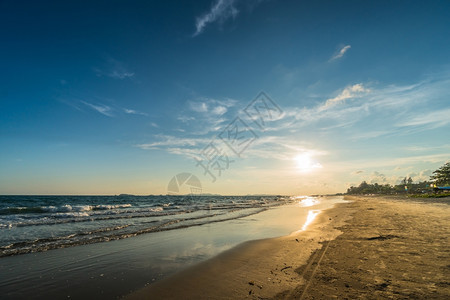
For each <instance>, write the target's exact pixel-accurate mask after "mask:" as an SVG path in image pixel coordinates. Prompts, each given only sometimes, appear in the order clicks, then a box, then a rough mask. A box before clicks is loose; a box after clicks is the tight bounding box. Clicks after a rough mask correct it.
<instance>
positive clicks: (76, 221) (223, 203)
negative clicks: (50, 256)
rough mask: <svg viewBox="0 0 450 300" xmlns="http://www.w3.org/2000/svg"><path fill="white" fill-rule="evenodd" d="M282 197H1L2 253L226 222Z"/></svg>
mask: <svg viewBox="0 0 450 300" xmlns="http://www.w3.org/2000/svg"><path fill="white" fill-rule="evenodd" d="M292 201H293V200H292V199H291V198H290V197H282V196H264V197H263V196H246V197H242V196H234V197H233V196H199V195H196V196H172V195H169V196H162V195H161V196H132V195H120V196H0V257H1V256H9V255H16V254H22V253H30V252H38V251H45V250H49V249H55V248H64V247H69V246H75V245H82V244H90V243H97V242H107V241H111V240H117V239H123V238H127V237H131V236H136V235H138V234H142V233H148V232H157V231H164V230H174V229H179V228H186V227H190V226H198V225H203V224H207V223H211V222H222V221H226V220H230V219H236V218H242V217H245V216H249V215H252V214H256V213H259V212H262V211H264V210H266V209H268V208H270V207H273V206H278V205H281V204H286V203H290V202H292Z"/></svg>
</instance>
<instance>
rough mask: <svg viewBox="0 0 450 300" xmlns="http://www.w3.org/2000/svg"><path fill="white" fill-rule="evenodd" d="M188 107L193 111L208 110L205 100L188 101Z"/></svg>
mask: <svg viewBox="0 0 450 300" xmlns="http://www.w3.org/2000/svg"><path fill="white" fill-rule="evenodd" d="M189 107H190V108H191V109H192V110H193V111H195V112H207V111H208V104H206V102H192V101H189Z"/></svg>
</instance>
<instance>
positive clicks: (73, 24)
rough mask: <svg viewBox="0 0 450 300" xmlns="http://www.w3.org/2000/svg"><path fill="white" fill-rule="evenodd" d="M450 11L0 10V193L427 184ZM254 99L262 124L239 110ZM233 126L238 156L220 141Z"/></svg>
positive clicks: (446, 66)
mask: <svg viewBox="0 0 450 300" xmlns="http://www.w3.org/2000/svg"><path fill="white" fill-rule="evenodd" d="M449 12H450V3H449V2H448V1H429V2H424V1H395V2H392V1H372V2H369V1H288V0H286V1H280V0H278V1H276V0H267V1H258V0H248V1H244V0H207V1H62V2H61V1H39V2H37V1H8V0H6V1H2V2H0V36H1V40H2V42H1V45H0V54H1V55H0V65H1V66H2V72H1V75H0V76H1V78H0V79H1V81H0V82H1V84H0V104H1V109H0V193H1V194H119V193H133V194H165V193H167V185H168V183H169V181H170V179H171V178H172V177H173V176H175V175H177V174H179V173H183V172H187V173H192V174H193V175H195V176H197V177H198V178H199V180H200V181H201V183H202V188H203V192H205V193H222V194H256V193H266V194H311V193H335V192H343V191H345V190H346V188H347V187H349V186H350V185H355V184H359V183H360V182H361V181H362V180H367V181H368V182H378V183H398V182H399V180H400V179H401V178H403V177H405V176H411V177H412V178H413V179H414V180H415V181H420V180H426V179H428V177H429V175H430V174H431V172H432V171H433V170H435V169H436V168H438V167H439V166H441V165H442V164H444V163H445V162H447V161H448V160H449V158H450V142H449V140H450V139H449V137H450V134H449V132H450V99H449V97H450V56H449V55H448V53H450V40H449V38H448V37H449V36H450V19H449V18H448V15H449ZM262 91H263V92H265V93H266V95H267V96H268V97H269V98H270V100H267V99H266V100H263V102H254V103H260V104H261V103H266V104H267V103H269V104H271V105H272V106H271V110H267V111H263V112H262V113H263V115H261V116H260V117H261V118H262V116H265V119H264V120H265V123H264V126H258V119H255V115H251V114H250V115H248V114H246V113H245V108H246V107H247V106H248V105H250V108H249V109H250V110H251V109H254V108H255V106H251V103H252V101H253V100H254V99H256V100H258V99H259V101H261V98H260V97H262V96H261V94H260V92H262ZM264 101H265V102H264ZM273 105H275V106H273ZM257 107H259V108H261V106H257ZM247 111H248V110H247ZM259 112H260V113H261V109H260V110H259ZM236 118H238V119H236ZM236 120H237V121H236ZM236 122H237V123H236ZM239 122H241V123H239ZM236 124H241V127H240V128H241V129H242V130H243V131H242V132H241V133H242V134H243V135H246V134H247V137H248V139H245V138H244V139H242V140H240V142H241V144H239V145H240V146H239V147H240V148H239V149H233V146H231V147H230V145H227V144H226V142H225V140H224V139H223V137H224V136H225V135H227V137H228V138H230V132H231V131H229V129H230V128H234V127H233V126H235V125H236ZM242 124H245V125H242ZM260 125H261V124H260ZM236 128H237V127H236ZM229 142H230V140H229ZM235 142H236V143H237V144H236V143H235ZM240 142H239V141H238V140H236V139H235V140H233V141H232V143H235V144H233V145H238V143H240ZM247 142H248V143H247ZM214 151H215V152H214ZM202 165H203V166H204V167H202Z"/></svg>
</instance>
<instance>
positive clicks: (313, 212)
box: [302, 209, 320, 230]
mask: <svg viewBox="0 0 450 300" xmlns="http://www.w3.org/2000/svg"><path fill="white" fill-rule="evenodd" d="M319 213H320V210H317V209H314V210H310V211H309V212H308V216H307V217H306V222H305V224H303V227H302V230H306V228H307V227H308V225H309V224H311V223H312V222H313V221H314V219H315V218H316V217H317V215H318V214H319Z"/></svg>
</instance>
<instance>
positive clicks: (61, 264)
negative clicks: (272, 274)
mask: <svg viewBox="0 0 450 300" xmlns="http://www.w3.org/2000/svg"><path fill="white" fill-rule="evenodd" d="M339 202H344V200H343V199H342V197H319V198H316V197H299V198H295V197H291V198H290V201H289V202H287V204H285V205H276V206H274V205H273V206H268V207H266V208H265V209H264V210H262V211H260V212H258V213H254V214H248V215H240V214H239V213H240V211H241V210H239V209H238V210H236V213H237V215H236V216H235V215H233V211H231V210H229V211H228V212H227V213H228V214H229V215H228V216H229V218H227V220H217V219H213V222H202V223H200V224H191V225H190V226H185V227H181V228H178V229H175V230H166V231H157V232H150V233H147V234H142V235H137V236H134V237H131V238H127V239H120V240H113V241H109V242H107V243H95V244H88V245H81V246H76V247H70V248H63V249H55V250H49V251H46V252H38V253H29V254H22V255H15V256H8V257H2V258H0V291H1V293H2V297H5V298H7V299H8V298H10V299H19V298H22V299H23V298H29V297H32V298H42V299H49V298H71V299H74V298H75V299H79V298H80V299H81V298H86V297H89V298H97V299H111V298H116V297H120V296H123V295H126V294H128V293H130V292H131V291H133V290H136V289H139V288H141V287H143V286H145V285H146V284H151V283H152V282H154V281H157V280H160V279H161V278H164V277H166V276H168V275H170V274H173V273H174V272H176V271H179V270H181V269H183V268H186V267H188V266H190V265H192V264H194V263H198V262H200V261H203V260H206V259H208V258H210V257H212V256H215V255H217V254H218V253H220V252H223V251H225V250H227V249H230V248H232V247H234V246H236V245H237V244H239V243H242V242H244V241H248V240H255V239H261V238H270V237H277V236H283V235H287V234H290V233H292V232H294V231H298V230H303V229H305V223H306V222H307V221H311V220H308V215H309V216H311V213H310V212H311V211H319V210H323V209H327V208H330V207H332V206H333V205H334V204H335V203H339ZM249 209H255V208H254V207H251V208H249ZM196 225H197V226H196Z"/></svg>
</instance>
